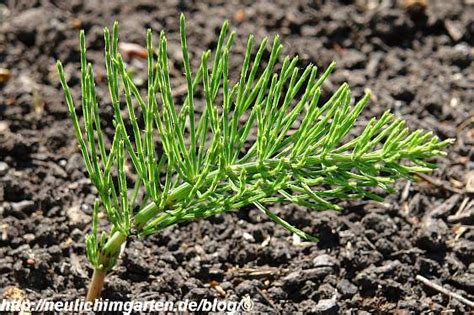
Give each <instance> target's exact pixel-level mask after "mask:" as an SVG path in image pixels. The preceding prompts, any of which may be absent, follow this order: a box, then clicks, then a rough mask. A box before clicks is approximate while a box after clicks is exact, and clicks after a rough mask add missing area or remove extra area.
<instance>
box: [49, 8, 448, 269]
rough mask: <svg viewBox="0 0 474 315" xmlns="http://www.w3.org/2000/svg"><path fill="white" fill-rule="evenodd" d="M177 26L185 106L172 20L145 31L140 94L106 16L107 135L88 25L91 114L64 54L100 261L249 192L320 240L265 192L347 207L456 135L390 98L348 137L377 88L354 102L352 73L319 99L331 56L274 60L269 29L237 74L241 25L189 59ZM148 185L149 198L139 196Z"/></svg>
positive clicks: (85, 73)
mask: <svg viewBox="0 0 474 315" xmlns="http://www.w3.org/2000/svg"><path fill="white" fill-rule="evenodd" d="M180 31H181V47H182V55H183V69H184V74H185V77H186V84H187V93H186V95H185V98H184V101H183V102H182V103H181V104H180V106H177V105H176V103H175V102H176V99H175V98H174V97H173V92H172V88H171V79H170V73H169V61H168V55H167V40H166V37H165V34H164V33H163V32H161V34H160V37H159V42H158V46H157V47H155V46H154V45H153V43H152V32H151V30H148V32H147V33H146V46H147V52H148V58H147V59H148V84H147V89H148V93H147V96H146V98H144V97H142V94H141V93H140V90H139V88H138V87H137V86H136V84H135V82H134V80H133V78H132V77H131V75H130V73H129V72H128V71H127V65H126V64H125V62H124V60H123V58H122V56H121V55H120V53H119V50H118V44H117V43H118V35H117V34H118V26H117V23H115V24H114V27H113V31H112V35H111V34H110V32H109V30H108V29H105V32H104V34H105V61H106V62H105V64H106V70H107V81H108V88H109V92H110V97H111V100H112V106H113V110H114V126H115V135H114V138H113V141H112V143H111V145H110V146H106V144H105V136H104V135H103V132H102V128H101V119H100V116H99V105H98V102H97V99H96V94H95V83H94V82H95V80H94V73H93V70H92V66H90V65H88V64H87V60H86V47H85V46H86V44H85V38H84V32H81V36H80V44H81V69H82V73H81V89H82V102H81V112H82V117H83V120H84V122H83V125H82V127H81V123H80V121H79V117H78V115H77V114H76V107H75V105H74V102H73V99H72V96H71V92H70V89H69V87H68V85H67V83H66V80H65V75H64V71H63V67H62V65H61V63H60V62H58V70H59V74H60V78H61V84H62V86H63V88H64V91H65V95H66V102H67V105H68V106H69V110H70V113H71V117H72V120H73V125H74V130H75V133H76V137H77V139H78V142H79V147H80V150H81V152H82V155H83V157H84V161H85V165H86V169H87V172H88V173H89V177H90V179H91V181H92V183H93V184H94V185H95V187H96V188H97V191H98V202H97V203H96V204H95V206H94V220H93V228H92V234H91V235H89V236H88V237H87V254H88V257H89V259H90V261H91V263H92V264H93V265H94V267H95V268H96V269H98V270H105V271H107V270H110V269H111V268H112V267H113V266H114V265H115V263H116V259H117V257H118V254H119V251H120V247H121V245H122V244H123V243H124V241H125V240H126V238H127V237H128V236H129V235H130V233H131V231H132V230H133V231H137V233H138V234H139V235H148V234H151V233H155V232H157V231H160V230H162V229H164V228H166V227H168V226H171V225H173V224H176V223H178V222H183V221H188V220H194V219H199V218H206V217H209V216H212V215H216V214H220V213H224V212H229V211H233V210H237V209H239V208H241V207H243V206H246V205H255V206H256V207H257V208H258V209H259V210H261V211H262V212H263V213H264V214H266V215H268V216H269V217H270V219H271V220H273V221H275V222H276V223H278V224H280V225H281V226H283V227H284V228H286V229H288V230H289V231H291V232H293V233H296V234H298V235H300V236H301V237H303V238H306V239H311V240H315V238H314V237H313V236H311V235H308V234H307V233H305V232H303V231H302V230H300V229H298V228H296V227H294V226H292V225H291V224H290V223H288V222H286V221H284V220H283V219H282V218H280V217H278V216H277V215H276V214H274V213H272V212H270V210H268V209H267V207H266V205H269V204H273V203H294V204H298V205H302V206H305V207H309V208H311V209H317V210H324V209H340V206H338V205H337V203H335V201H337V200H338V199H347V198H362V197H367V198H372V199H376V200H380V199H381V197H380V196H379V195H378V194H376V193H375V192H374V190H373V189H372V188H379V189H381V190H384V191H387V192H391V191H393V188H392V187H393V183H394V181H395V180H396V179H397V178H400V177H410V174H413V173H415V172H426V171H429V170H430V169H432V168H433V165H432V164H429V163H428V162H427V161H426V160H427V159H430V158H431V157H434V156H436V155H443V154H444V152H443V151H442V150H443V148H445V147H446V146H447V145H448V144H449V143H450V142H451V140H444V141H440V140H439V139H438V138H437V137H436V136H433V135H432V134H431V133H430V132H425V131H422V130H417V131H414V132H410V131H409V130H408V128H406V127H405V123H404V121H403V120H401V119H400V118H396V117H394V115H392V114H390V113H389V112H385V113H384V114H383V115H382V117H381V118H380V119H375V118H373V119H371V120H370V121H369V122H368V123H367V125H366V127H365V129H364V130H363V131H362V133H361V134H360V135H358V136H356V137H350V136H349V134H350V131H351V130H353V128H354V125H355V123H356V121H357V119H358V117H359V116H360V114H361V112H362V110H363V109H364V106H365V105H366V104H367V102H368V101H369V99H370V93H367V94H366V95H365V96H364V97H363V98H362V99H361V100H359V101H358V102H356V103H355V104H352V97H351V91H350V89H349V87H348V85H347V84H343V85H341V86H340V87H339V88H338V89H337V90H336V91H335V93H334V94H333V95H332V96H331V97H330V98H329V100H328V101H326V102H325V103H323V104H321V103H320V95H321V89H322V85H323V83H324V81H325V79H326V78H327V77H328V76H329V74H330V73H331V71H332V70H333V68H334V64H331V65H330V66H329V67H328V68H327V69H326V70H325V71H324V72H322V74H320V75H319V77H318V71H317V68H316V67H315V66H314V65H308V66H307V67H306V68H304V69H299V68H298V57H293V58H290V57H284V58H283V63H282V66H281V68H280V69H279V70H276V65H277V63H278V61H279V60H280V55H281V50H282V45H281V44H280V40H279V38H278V36H276V37H275V38H274V39H273V43H272V45H271V46H270V47H268V46H269V45H268V40H267V39H264V40H263V41H262V42H261V43H260V45H258V46H257V47H254V38H253V36H250V37H249V39H248V41H247V49H246V53H245V57H244V60H243V64H242V68H241V71H240V78H239V80H238V81H237V82H235V83H233V82H231V81H230V79H229V72H228V69H229V59H230V50H231V47H232V44H233V41H234V37H235V33H234V32H231V33H229V26H228V24H227V22H226V23H224V25H223V27H222V29H221V33H220V35H219V39H218V42H217V48H216V50H215V51H214V52H213V53H211V52H210V51H205V52H204V53H203V54H202V56H201V59H200V60H201V63H200V66H199V67H198V68H197V69H194V73H193V69H192V68H191V63H190V54H189V52H188V46H187V43H186V32H185V21H184V16H181V20H180ZM267 50H269V57H268V58H265V57H264V56H265V55H266V54H265V52H266V51H267ZM201 95H202V98H203V100H204V101H205V106H204V108H203V109H202V111H201V112H199V113H198V112H197V111H196V103H195V99H197V98H199V97H201ZM122 104H124V105H122ZM135 104H138V107H137V106H135ZM136 107H137V108H136ZM137 109H139V112H140V115H138V116H137ZM123 110H126V111H127V114H126V115H123ZM125 117H127V118H125ZM158 139H159V140H158ZM253 139H255V140H253ZM158 152H161V153H160V154H158ZM127 169H130V171H129V172H130V173H131V174H135V175H136V182H135V185H133V187H129V186H128V182H129V181H128V180H127ZM113 174H117V175H113ZM140 189H142V190H143V191H144V197H143V198H138V197H137V195H138V194H137V192H138V191H139V190H140ZM99 209H104V210H105V213H106V214H107V218H108V219H109V220H110V222H111V224H112V229H111V231H110V233H109V235H107V234H104V233H103V234H102V235H101V236H100V237H99V236H98V231H97V230H98V229H97V213H98V211H99Z"/></svg>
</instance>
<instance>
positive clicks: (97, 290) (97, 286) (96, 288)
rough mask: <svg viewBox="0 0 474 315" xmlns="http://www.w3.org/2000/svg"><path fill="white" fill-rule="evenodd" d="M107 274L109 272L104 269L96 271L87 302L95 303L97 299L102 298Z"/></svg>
mask: <svg viewBox="0 0 474 315" xmlns="http://www.w3.org/2000/svg"><path fill="white" fill-rule="evenodd" d="M106 274H107V272H106V271H104V270H102V269H94V273H93V275H92V280H91V283H90V285H89V290H88V291H87V297H86V300H87V301H88V302H94V301H95V300H96V299H98V298H100V294H101V293H102V288H103V287H104V280H105V275H106Z"/></svg>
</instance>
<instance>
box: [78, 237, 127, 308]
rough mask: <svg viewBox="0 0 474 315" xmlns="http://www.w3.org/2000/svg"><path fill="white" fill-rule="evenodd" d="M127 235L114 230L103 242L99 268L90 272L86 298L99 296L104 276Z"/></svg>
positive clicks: (111, 265) (92, 299) (92, 298)
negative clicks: (90, 277) (90, 276)
mask: <svg viewBox="0 0 474 315" xmlns="http://www.w3.org/2000/svg"><path fill="white" fill-rule="evenodd" d="M126 240H127V237H126V236H125V235H124V234H123V233H122V232H120V231H115V232H114V233H113V234H112V236H111V237H110V238H109V239H108V240H107V243H105V245H104V247H103V249H102V254H101V264H102V266H101V268H95V269H94V273H93V274H92V279H91V283H90V285H89V290H88V291H87V297H86V300H87V301H90V302H93V301H94V300H96V299H98V298H100V295H101V293H102V288H103V287H104V281H105V276H106V275H107V272H108V271H109V270H110V269H111V268H112V267H113V266H114V265H115V261H116V259H117V258H118V256H119V254H120V248H121V247H122V244H123V243H124V242H125V241H126Z"/></svg>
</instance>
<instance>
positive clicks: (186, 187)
mask: <svg viewBox="0 0 474 315" xmlns="http://www.w3.org/2000/svg"><path fill="white" fill-rule="evenodd" d="M377 158H379V154H378V153H372V154H366V155H365V156H361V157H360V158H359V160H360V161H364V162H370V161H373V160H376V159H377ZM323 160H324V161H333V162H341V163H344V162H345V163H349V162H350V163H352V162H353V160H352V156H351V155H350V154H328V155H327V156H325V157H324V158H322V157H320V156H310V157H308V158H307V159H306V161H305V163H304V164H303V165H300V162H299V161H298V162H295V161H290V160H288V163H289V164H290V167H291V168H300V167H302V166H306V165H315V164H321V163H322V161H323ZM280 162H281V161H280V159H269V160H267V161H265V162H264V163H263V165H264V166H265V167H275V166H277V165H278V163H280ZM260 167H261V166H260V164H259V162H247V163H244V164H240V165H231V166H229V167H228V169H229V170H230V171H233V172H241V171H243V170H245V171H246V172H247V173H252V172H258V171H259V169H260ZM218 172H219V170H215V171H212V172H210V173H209V174H208V175H207V179H206V180H204V182H209V181H211V180H212V178H213V177H214V176H216V174H218ZM191 189H192V184H190V183H187V182H186V183H183V184H181V185H180V186H178V187H176V188H175V189H174V190H173V191H172V192H171V193H170V195H169V196H168V199H169V200H168V201H173V200H179V199H180V198H182V197H183V196H186V195H187V193H188V192H189V191H190V190H191ZM159 212H160V209H159V207H158V205H157V204H156V203H155V202H150V203H149V204H147V205H146V206H145V207H143V208H142V209H141V210H140V211H139V212H138V213H137V214H136V215H135V226H136V227H137V228H138V229H141V228H142V227H143V226H144V225H145V224H146V223H147V222H148V221H149V220H150V219H151V218H153V217H154V216H156V215H157V214H158V213H159Z"/></svg>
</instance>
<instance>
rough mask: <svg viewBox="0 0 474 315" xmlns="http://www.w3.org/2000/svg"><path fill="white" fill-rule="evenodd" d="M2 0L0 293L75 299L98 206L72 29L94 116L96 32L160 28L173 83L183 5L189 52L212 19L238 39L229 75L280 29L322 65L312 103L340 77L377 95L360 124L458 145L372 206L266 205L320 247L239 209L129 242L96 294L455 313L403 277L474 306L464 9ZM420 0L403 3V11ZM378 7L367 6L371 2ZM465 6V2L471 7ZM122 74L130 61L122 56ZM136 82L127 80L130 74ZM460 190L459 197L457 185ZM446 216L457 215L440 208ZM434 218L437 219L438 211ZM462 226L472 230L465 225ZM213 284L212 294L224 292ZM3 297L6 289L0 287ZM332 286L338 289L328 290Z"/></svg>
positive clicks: (471, 91) (203, 41)
mask: <svg viewBox="0 0 474 315" xmlns="http://www.w3.org/2000/svg"><path fill="white" fill-rule="evenodd" d="M237 2H238V1H224V0H222V1H219V0H214V1H206V2H201V1H195V2H194V1H178V0H167V1H156V0H151V1H146V0H142V1H84V2H82V1H75V0H74V1H53V0H42V1H26V0H24V1H21V0H18V1H13V0H12V1H7V2H6V3H3V4H0V68H5V69H9V70H10V72H11V73H10V78H9V79H8V80H6V81H4V82H3V83H0V91H1V92H0V217H1V218H2V219H1V226H0V229H1V233H0V275H1V276H0V288H2V289H5V288H7V287H9V286H14V287H17V288H20V289H22V290H24V291H25V292H26V294H27V296H28V297H29V298H30V299H32V300H35V299H39V298H46V297H47V298H52V299H61V298H67V299H73V298H79V297H83V296H84V295H85V288H86V286H87V282H88V278H89V276H90V275H91V269H90V267H89V265H88V263H87V260H86V258H85V253H84V252H85V248H84V235H85V233H86V232H88V230H89V224H88V223H89V221H90V214H91V203H92V202H93V200H94V198H95V196H94V192H93V190H92V188H91V184H90V183H89V181H88V180H87V179H86V176H85V173H84V167H83V164H82V160H81V157H80V155H79V153H78V149H77V145H76V141H75V139H74V134H73V130H72V124H71V121H70V119H69V117H68V113H67V108H66V105H65V103H64V98H63V94H62V91H61V89H60V86H59V82H58V76H57V74H56V72H55V66H54V64H55V61H56V59H58V58H59V59H61V60H62V61H63V63H64V64H65V67H66V72H67V75H68V76H69V77H68V79H69V81H70V84H71V85H72V86H73V90H74V92H75V96H76V97H79V92H80V88H79V84H78V83H79V72H78V65H79V53H78V30H79V29H80V28H83V29H85V30H86V34H87V45H88V52H89V55H88V56H89V58H90V60H91V61H92V62H94V64H95V66H96V69H95V71H96V73H97V74H98V75H99V79H100V78H102V79H101V80H99V82H98V89H99V97H100V99H101V100H102V103H101V106H102V107H103V108H104V112H106V113H107V112H108V113H110V112H111V107H110V103H109V101H108V95H107V93H108V92H107V91H106V88H105V84H104V72H105V70H103V68H102V65H103V61H102V56H103V53H102V47H103V37H102V28H103V27H104V26H110V25H111V24H112V22H113V21H114V20H115V19H117V20H118V21H120V26H121V31H120V39H121V41H124V42H131V43H137V44H141V45H143V42H144V38H145V36H144V35H145V29H146V28H148V27H151V28H153V29H154V30H155V31H156V32H158V31H160V30H162V29H165V30H166V32H167V34H168V38H169V48H170V49H169V50H170V58H171V60H172V65H173V71H172V74H173V77H174V79H173V83H174V84H175V85H176V86H180V85H182V84H183V83H184V80H183V77H182V75H181V73H182V66H181V60H180V51H179V41H178V33H177V29H178V16H179V13H180V12H181V11H183V12H185V13H186V16H187V20H188V29H189V32H188V35H189V42H188V45H189V46H190V47H191V50H192V51H193V52H194V54H193V55H192V59H193V63H194V65H195V66H196V64H197V62H198V54H199V53H200V52H201V51H202V50H203V49H206V48H213V47H215V45H216V33H217V32H218V30H219V27H220V25H221V24H222V22H223V21H224V19H228V20H229V21H230V22H231V25H232V28H233V29H236V30H237V33H238V39H237V42H236V45H235V49H234V52H235V58H234V59H233V63H232V69H233V72H235V71H236V70H237V67H238V66H239V63H240V62H241V58H242V53H243V50H244V48H245V47H244V45H245V44H244V43H245V37H246V36H247V35H248V34H249V33H254V34H255V36H256V37H257V38H260V39H261V38H262V37H263V36H268V35H273V34H277V33H278V34H280V35H281V37H282V39H283V42H284V43H285V46H286V48H285V50H286V53H288V54H299V55H300V56H301V64H302V65H304V64H307V63H310V62H312V63H315V64H317V65H318V66H321V67H325V66H327V65H328V64H329V62H330V61H331V60H333V59H335V60H336V61H337V62H338V66H337V70H336V71H335V73H334V75H332V76H331V78H330V81H329V83H328V84H327V85H326V88H327V89H326V93H328V92H330V91H331V90H334V88H335V87H336V86H337V85H338V84H340V83H342V82H343V81H347V82H348V83H349V84H350V86H351V87H352V88H353V91H354V94H355V96H356V97H359V96H360V95H361V94H362V92H363V89H364V88H366V87H368V88H370V89H372V91H373V92H374V99H373V101H372V102H371V105H370V106H369V107H368V109H367V111H366V113H365V115H366V117H369V116H372V115H380V114H381V113H382V112H383V111H385V110H387V109H391V110H392V111H393V112H395V113H397V114H398V115H400V116H402V117H403V118H405V119H407V121H408V122H409V125H410V126H411V127H413V128H417V127H422V128H426V129H430V130H433V132H434V133H436V134H438V135H439V136H440V137H441V138H448V137H453V138H456V139H457V141H456V142H455V143H454V144H453V145H452V146H451V147H449V153H448V156H447V157H445V158H440V159H438V160H437V162H438V163H439V166H440V167H439V169H438V170H436V171H435V172H434V173H432V174H431V175H430V176H429V177H427V178H425V179H420V180H419V181H418V182H416V183H413V184H407V183H406V182H400V183H399V185H398V188H399V193H396V194H394V195H392V196H389V197H387V199H386V201H385V202H384V203H374V202H369V201H364V200H362V201H357V202H350V203H346V204H345V208H344V210H343V211H342V212H340V213H336V212H332V211H327V212H321V213H316V212H312V211H310V210H308V209H302V208H297V207H288V206H287V207H275V211H277V212H278V213H279V214H281V215H282V216H283V217H284V218H286V219H287V220H289V221H290V222H293V223H294V224H296V225H297V226H310V227H311V228H310V229H307V231H308V232H312V233H315V234H319V235H320V239H321V241H320V243H318V244H307V243H301V244H294V241H295V240H294V239H293V238H292V237H291V235H290V234H289V233H288V232H286V231H284V230H283V229H282V228H280V227H278V226H276V225H274V224H273V223H272V222H270V221H269V220H268V219H267V218H265V217H262V215H260V213H259V212H258V211H256V210H255V209H253V208H248V209H243V210H241V211H240V212H238V213H234V214H226V215H221V216H218V217H215V218H213V219H212V220H210V221H199V222H192V223H189V224H182V225H180V226H175V227H173V228H170V229H168V230H166V231H164V232H163V233H161V234H159V235H155V236H152V237H149V238H147V239H145V240H143V241H137V240H132V241H131V242H130V243H129V244H128V246H127V249H126V250H125V253H124V255H123V258H122V261H121V264H120V267H118V268H117V269H116V271H114V273H113V275H111V276H110V277H109V280H108V282H107V284H106V287H105V292H104V297H106V298H109V299H116V300H117V299H118V300H128V299H140V298H141V299H159V298H167V299H170V300H180V299H184V298H190V299H199V298H204V297H208V298H212V297H218V298H226V299H233V300H238V299H240V298H241V297H243V296H245V295H246V294H249V295H250V297H251V298H252V299H253V301H254V303H255V309H256V310H260V311H268V312H276V311H288V312H290V311H311V310H313V311H318V310H323V307H322V304H321V303H320V304H318V302H319V301H320V300H322V299H331V298H333V297H334V298H335V303H334V304H333V305H329V306H328V307H327V309H326V312H336V311H337V309H339V310H359V311H362V310H365V311H369V312H385V311H395V310H410V311H416V312H421V311H428V310H433V311H435V312H439V311H442V310H448V309H453V310H455V311H457V312H465V311H469V307H468V306H466V305H464V304H462V303H461V302H459V301H457V300H455V299H452V298H449V297H447V296H445V295H443V294H440V293H438V292H437V291H434V290H433V289H430V288H428V287H426V286H425V285H423V284H422V283H420V282H418V281H417V280H416V279H415V276H416V275H422V276H425V277H427V278H429V279H431V280H433V281H434V282H436V283H439V284H442V285H443V286H444V287H445V288H447V289H449V290H450V291H452V292H456V293H458V294H461V295H463V296H464V297H466V298H468V299H471V300H473V299H474V230H473V229H472V223H473V216H474V215H473V213H474V203H473V202H472V199H473V195H472V193H471V194H469V193H468V191H467V189H466V184H465V183H466V181H467V180H468V179H469V178H471V180H472V181H474V179H473V177H474V176H473V175H472V173H471V175H469V171H473V170H474V147H473V144H474V109H473V105H472V104H473V100H474V71H473V70H474V68H473V62H472V61H473V53H474V51H473V48H472V45H473V44H474V37H473V36H474V19H473V18H474V6H473V4H472V3H473V2H472V1H468V0H465V1H462V0H456V1H444V0H430V1H428V5H427V7H426V8H425V9H423V8H422V7H419V8H418V9H414V8H412V7H410V8H409V9H406V8H404V7H403V6H402V4H399V3H394V2H393V1H371V0H361V1H355V3H353V2H352V1H339V2H335V1H324V0H313V1H309V0H308V1H284V0H279V1H243V3H239V4H238V3H237ZM411 2H423V1H401V3H411ZM380 3H381V4H380ZM469 3H471V4H469ZM132 65H133V67H135V68H136V72H141V71H140V70H141V68H143V67H144V62H143V61H142V60H139V59H134V60H133V61H132ZM138 76H139V77H140V76H142V74H141V73H139V74H138ZM471 189H472V188H471ZM459 211H462V212H460V214H462V215H463V216H464V218H461V219H456V218H454V219H453V217H451V216H453V215H455V214H456V213H457V212H459ZM448 218H449V219H448ZM469 224H471V225H469ZM216 284H218V285H219V286H220V287H221V288H222V290H223V291H224V292H225V297H224V296H222V295H221V293H222V292H221V293H219V292H220V290H216V288H215V286H216ZM2 291H5V290H2ZM336 292H337V293H336Z"/></svg>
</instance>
